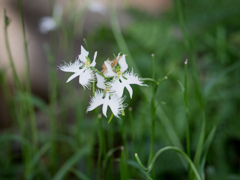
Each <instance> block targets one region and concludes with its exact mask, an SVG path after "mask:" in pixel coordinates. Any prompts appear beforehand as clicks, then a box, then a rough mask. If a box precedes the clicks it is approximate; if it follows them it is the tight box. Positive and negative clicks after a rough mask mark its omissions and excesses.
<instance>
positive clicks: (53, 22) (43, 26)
mask: <svg viewBox="0 0 240 180" xmlns="http://www.w3.org/2000/svg"><path fill="white" fill-rule="evenodd" d="M62 9H63V8H62V6H61V5H60V4H55V5H54V8H53V15H52V16H45V17H42V18H41V19H40V21H39V25H38V26H39V31H40V32H41V33H42V34H47V33H48V32H49V31H54V30H55V29H57V27H59V26H60V24H61V19H62V11H63V10H62Z"/></svg>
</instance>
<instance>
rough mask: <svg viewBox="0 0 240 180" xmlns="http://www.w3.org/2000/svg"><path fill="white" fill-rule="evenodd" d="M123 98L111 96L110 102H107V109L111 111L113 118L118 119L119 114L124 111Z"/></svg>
mask: <svg viewBox="0 0 240 180" xmlns="http://www.w3.org/2000/svg"><path fill="white" fill-rule="evenodd" d="M124 99H125V98H120V97H119V96H117V95H115V94H113V95H112V96H111V100H109V107H110V109H111V110H112V113H113V114H114V116H116V117H117V118H119V116H118V115H119V114H121V111H122V110H124V108H125V106H124V105H123V101H124Z"/></svg>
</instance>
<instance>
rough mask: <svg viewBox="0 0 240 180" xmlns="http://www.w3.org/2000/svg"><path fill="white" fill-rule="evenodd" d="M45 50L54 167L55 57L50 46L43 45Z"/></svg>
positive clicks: (51, 151)
mask: <svg viewBox="0 0 240 180" xmlns="http://www.w3.org/2000/svg"><path fill="white" fill-rule="evenodd" d="M44 49H45V52H46V54H47V59H48V63H49V79H50V81H49V96H50V109H51V110H50V114H49V119H50V128H51V150H50V153H51V166H52V168H53V169H55V167H56V164H57V162H56V157H57V156H56V150H57V148H56V142H55V141H56V133H57V127H56V124H57V123H56V112H55V111H56V110H55V109H56V101H57V76H56V71H55V67H56V64H55V59H54V56H53V54H52V51H51V50H50V47H48V46H44Z"/></svg>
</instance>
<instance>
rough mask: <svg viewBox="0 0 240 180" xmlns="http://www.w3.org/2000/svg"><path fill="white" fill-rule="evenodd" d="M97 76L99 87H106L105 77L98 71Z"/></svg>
mask: <svg viewBox="0 0 240 180" xmlns="http://www.w3.org/2000/svg"><path fill="white" fill-rule="evenodd" d="M96 77H97V87H98V88H100V89H106V85H105V84H104V82H105V79H104V77H102V76H101V75H99V74H97V73H96Z"/></svg>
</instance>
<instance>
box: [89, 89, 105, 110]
mask: <svg viewBox="0 0 240 180" xmlns="http://www.w3.org/2000/svg"><path fill="white" fill-rule="evenodd" d="M103 103H104V99H103V93H102V92H100V91H95V96H94V97H93V98H92V99H91V101H90V105H89V107H88V108H87V112H88V111H92V110H93V109H95V108H97V107H98V106H100V105H102V104H103Z"/></svg>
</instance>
